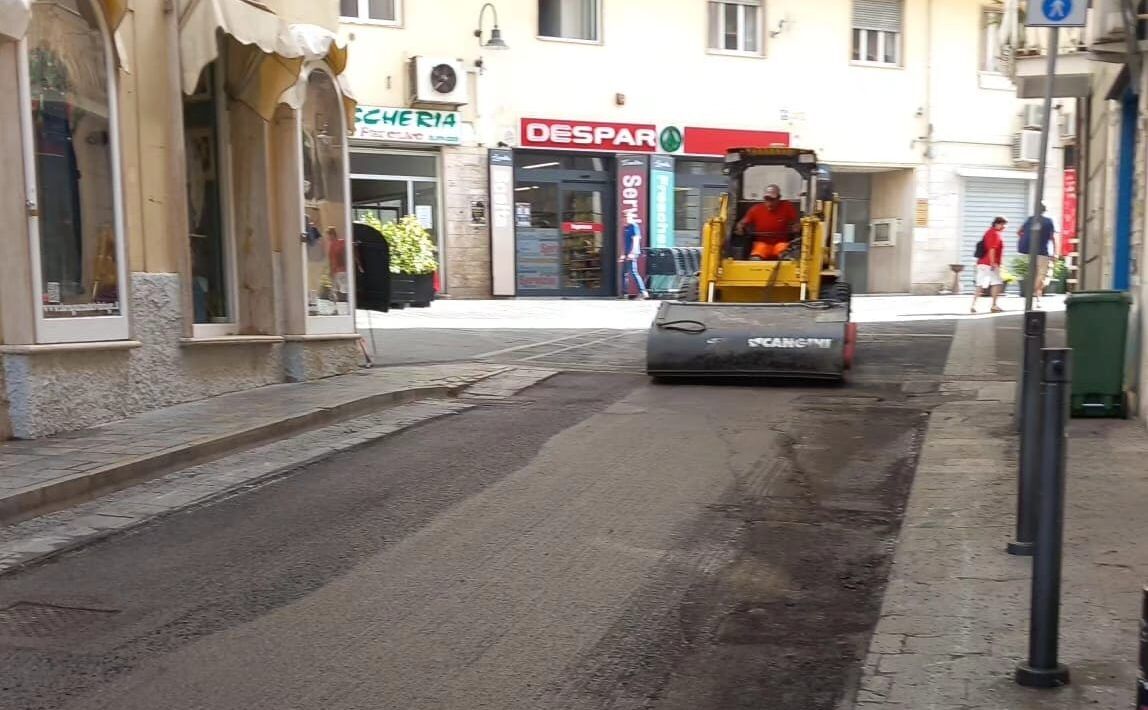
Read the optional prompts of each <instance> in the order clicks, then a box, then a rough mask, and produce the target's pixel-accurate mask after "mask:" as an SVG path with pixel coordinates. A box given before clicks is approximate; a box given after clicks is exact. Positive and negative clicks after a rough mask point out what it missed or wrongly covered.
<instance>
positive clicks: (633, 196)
mask: <svg viewBox="0 0 1148 710" xmlns="http://www.w3.org/2000/svg"><path fill="white" fill-rule="evenodd" d="M649 172H650V161H649V158H647V157H646V156H644V155H620V156H618V182H617V185H618V188H617V190H618V255H619V256H621V255H622V254H623V252H624V250H625V249H626V240H625V235H626V226H627V225H630V224H635V225H637V226H638V230H639V233H640V234H641V235H642V237H643V238H644V237H645V236H646V209H647V207H648V203H649V184H648V182H647V176H648V175H649Z"/></svg>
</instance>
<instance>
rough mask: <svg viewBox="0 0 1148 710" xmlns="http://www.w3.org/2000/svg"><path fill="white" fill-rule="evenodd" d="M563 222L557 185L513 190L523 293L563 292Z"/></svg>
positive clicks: (530, 185) (538, 184) (525, 185)
mask: <svg viewBox="0 0 1148 710" xmlns="http://www.w3.org/2000/svg"><path fill="white" fill-rule="evenodd" d="M560 221H561V215H560V214H559V210H558V185H557V184H556V183H544V182H519V183H518V185H517V186H516V187H515V188H514V224H515V228H516V232H515V262H516V264H517V285H518V291H519V292H520V293H528V292H530V291H557V290H558V289H559V288H561V285H562V284H561V276H560V273H561V269H560V262H559V257H560V254H561V251H562V238H561V236H560V233H559V226H560Z"/></svg>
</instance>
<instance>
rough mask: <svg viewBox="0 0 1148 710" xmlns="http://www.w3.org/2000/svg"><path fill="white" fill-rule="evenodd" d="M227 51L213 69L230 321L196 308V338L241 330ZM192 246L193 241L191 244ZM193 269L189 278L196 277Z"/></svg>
mask: <svg viewBox="0 0 1148 710" xmlns="http://www.w3.org/2000/svg"><path fill="white" fill-rule="evenodd" d="M223 56H224V55H223V53H220V58H219V59H217V60H216V62H217V64H216V67H215V71H213V72H212V83H213V85H214V86H213V87H212V89H213V91H214V93H215V125H216V146H215V149H216V153H217V154H216V156H215V159H216V160H217V161H219V168H218V172H219V191H220V195H219V197H220V200H219V208H220V212H221V213H222V214H221V216H222V217H223V258H224V260H225V263H224V265H223V273H224V278H225V279H226V280H227V283H226V290H227V298H228V305H229V308H228V311H229V312H230V317H231V322H229V323H196V322H195V315H194V309H193V313H192V316H191V319H192V327H191V335H192V338H195V339H198V338H220V337H226V336H230V335H238V334H239V312H240V308H239V264H238V263H237V254H238V252H237V250H236V246H235V194H234V192H233V191H232V186H233V180H232V174H231V169H232V154H231V111H230V109H229V108H228V106H227V100H228V97H227V92H226V90H225V87H224V80H223V77H224V74H225V73H226V71H227V68H226V67H225V66H224V65H223ZM188 246H189V248H190V245H188ZM194 277H195V271H194V269H192V270H191V271H190V272H189V273H188V275H187V278H194Z"/></svg>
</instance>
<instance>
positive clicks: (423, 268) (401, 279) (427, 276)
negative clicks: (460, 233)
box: [362, 215, 438, 308]
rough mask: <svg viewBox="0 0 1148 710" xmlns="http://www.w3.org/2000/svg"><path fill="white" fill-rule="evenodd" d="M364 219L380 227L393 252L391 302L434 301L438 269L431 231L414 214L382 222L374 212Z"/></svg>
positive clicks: (424, 303) (419, 304)
mask: <svg viewBox="0 0 1148 710" xmlns="http://www.w3.org/2000/svg"><path fill="white" fill-rule="evenodd" d="M362 222H363V223H364V224H367V225H370V226H372V227H374V228H375V229H377V230H378V231H379V233H380V234H382V235H383V238H384V239H386V240H387V244H388V245H389V246H390V251H391V304H392V305H394V306H396V307H398V308H402V307H404V306H407V305H411V306H416V307H420V308H425V307H427V306H429V305H430V303H431V301H433V300H434V296H435V289H434V273H435V270H436V269H438V261H437V260H436V259H435V245H434V241H433V240H431V236H430V232H428V231H427V230H426V228H424V227H423V226H422V225H421V224H419V221H418V218H417V217H415V216H414V215H407V216H406V217H403V218H402V219H400V220H398V221H397V222H388V223H386V224H383V223H382V220H380V219H379V218H378V217H377V216H375V215H366V216H365V217H364V218H363V220H362Z"/></svg>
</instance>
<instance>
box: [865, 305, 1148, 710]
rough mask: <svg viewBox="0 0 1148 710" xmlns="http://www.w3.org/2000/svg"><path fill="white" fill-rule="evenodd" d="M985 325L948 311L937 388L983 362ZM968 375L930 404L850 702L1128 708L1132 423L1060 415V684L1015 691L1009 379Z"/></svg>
mask: <svg viewBox="0 0 1148 710" xmlns="http://www.w3.org/2000/svg"><path fill="white" fill-rule="evenodd" d="M997 323H999V321H998V322H997ZM995 329H996V326H995V325H994V322H992V321H969V322H963V323H962V324H961V328H960V329H959V330H958V333H957V339H958V342H954V344H953V348H952V351H951V355H950V362H949V368H947V374H949V375H951V376H953V378H954V380H953V382H951V383H950V385H949V386H950V387H957V388H960V387H962V386H965V385H963V384H962V382H961V377H962V376H964V375H971V374H972V373H984V372H986V371H992V368H993V367H994V363H993V362H992V361H991V360H992V357H991V356H989V355H986V353H987V352H991V349H990V348H988V347H983V346H985V345H986V343H988V342H989V341H991V340H993V339H994V338H996V337H997V333H996V332H994V331H995ZM1012 329H1013V328H1012V327H1007V328H1000V330H1001V331H1006V330H1012ZM1005 337H1006V338H1007V337H1008V336H1005ZM1004 365H1005V363H1002V366H1004ZM986 368H987V369H986ZM968 386H969V387H973V388H975V392H976V399H975V400H971V401H963V402H956V403H949V404H946V405H943V406H941V407H940V408H938V409H937V410H936V411H935V412H934V414H933V416H932V418H931V420H930V425H929V430H928V433H927V436H926V439H925V442H924V446H923V451H922V455H921V459H920V464H919V467H918V470H917V474H916V479H915V481H914V484H913V491H912V495H911V497H910V500H909V504H908V509H907V510H906V513H905V520H904V526H903V528H902V533H901V538H900V541H899V543H898V548H897V553H896V557H895V560H894V564H893V570H892V574H891V577H890V581H889V585H888V589H887V593H886V596H885V601H884V606H883V608H882V615H881V618H880V621H879V623H878V625H877V628H876V631H875V635H874V637H873V639H872V642H871V645H870V648H869V655H868V657H867V660H866V664H865V668H864V670H863V677H862V681H861V686H860V690H859V691H858V693H857V697H856V699H855V703H854V705H853V707H855V708H857V710H941V709H944V710H1027V709H1029V708H1032V709H1035V708H1041V709H1051V710H1060V709H1063V710H1069V709H1071V710H1076V709H1079V708H1090V709H1095V708H1114V709H1115V708H1121V709H1123V708H1130V707H1133V705H1134V698H1135V691H1134V687H1135V686H1134V684H1135V678H1136V668H1135V662H1136V654H1137V624H1138V620H1139V600H1140V589H1141V586H1142V584H1143V583H1144V582H1145V578H1144V576H1142V575H1143V571H1144V570H1146V569H1148V516H1145V515H1143V512H1142V511H1143V510H1144V506H1145V504H1148V477H1145V476H1144V475H1143V472H1144V463H1143V462H1144V460H1145V458H1146V457H1148V433H1146V432H1145V430H1144V426H1143V423H1142V422H1134V421H1129V422H1125V421H1102V420H1089V421H1074V422H1073V423H1072V425H1071V428H1070V432H1069V462H1068V501H1067V509H1066V515H1065V520H1066V529H1065V550H1064V572H1063V589H1062V609H1061V634H1060V649H1061V653H1060V656H1061V662H1062V663H1065V664H1067V665H1068V666H1069V669H1070V672H1071V674H1072V682H1071V684H1070V685H1069V686H1067V687H1064V688H1060V689H1057V690H1031V689H1026V688H1022V687H1020V686H1018V685H1016V684H1015V683H1014V682H1013V672H1014V670H1015V668H1016V666H1017V664H1018V663H1019V662H1020V661H1022V660H1023V659H1024V658H1025V656H1026V653H1027V643H1028V641H1027V639H1028V618H1029V617H1028V607H1029V594H1030V581H1029V580H1030V569H1031V561H1030V560H1029V559H1025V558H1016V557H1011V556H1009V555H1007V554H1006V553H1005V551H1004V548H1005V544H1006V543H1007V542H1008V540H1009V539H1011V536H1012V533H1013V524H1014V516H1015V505H1016V503H1015V478H1016V442H1015V436H1014V434H1013V424H1012V419H1011V413H1012V408H1013V402H1012V399H1013V392H1014V388H1013V387H1012V386H1011V383H1007V382H1002V383H1001V384H999V385H996V386H991V385H990V386H986V385H985V383H983V382H979V383H968Z"/></svg>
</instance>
